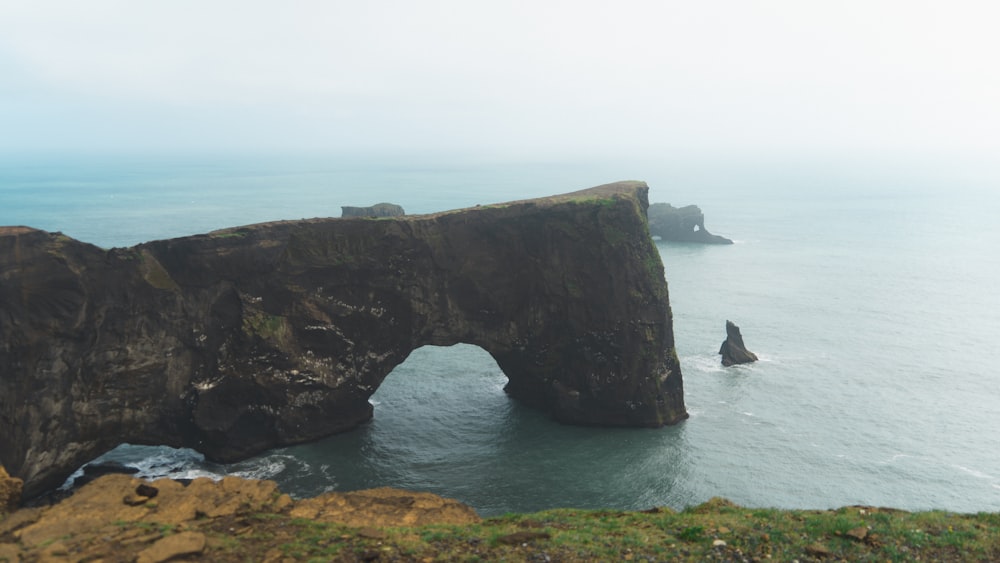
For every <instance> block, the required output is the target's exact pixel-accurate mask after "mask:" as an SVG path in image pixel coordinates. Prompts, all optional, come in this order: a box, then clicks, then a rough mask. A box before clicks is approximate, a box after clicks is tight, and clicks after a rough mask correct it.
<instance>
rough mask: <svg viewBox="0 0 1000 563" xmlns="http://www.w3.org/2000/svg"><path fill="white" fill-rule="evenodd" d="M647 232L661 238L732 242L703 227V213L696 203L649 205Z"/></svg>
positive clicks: (706, 242)
mask: <svg viewBox="0 0 1000 563" xmlns="http://www.w3.org/2000/svg"><path fill="white" fill-rule="evenodd" d="M647 213H648V216H649V233H650V234H651V235H653V236H655V237H660V238H661V239H662V240H671V241H677V242H701V243H705V244H733V241H731V240H729V239H727V238H726V237H723V236H719V235H713V234H712V233H710V232H708V229H706V228H705V214H704V213H702V212H701V209H699V208H698V206H697V205H688V206H686V207H674V206H672V205H670V204H669V203H654V204H653V205H650V206H649V211H648V212H647Z"/></svg>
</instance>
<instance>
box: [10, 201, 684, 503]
mask: <svg viewBox="0 0 1000 563" xmlns="http://www.w3.org/2000/svg"><path fill="white" fill-rule="evenodd" d="M646 194H647V187H646V185H645V184H644V183H641V182H622V183H617V184H609V185H606V186H600V187H597V188H592V189H590V190H584V191H581V192H575V193H572V194H567V195H563V196H555V197H550V198H544V199H536V200H527V201H519V202H512V203H508V204H502V205H490V206H482V207H476V208H471V209H465V210H459V211H452V212H445V213H439V214H434V215H414V216H405V217H395V218H389V219H311V220H303V221H285V222H275V223H265V224H259V225H251V226H246V227H239V228H233V229H227V230H223V231H216V232H213V233H209V234H207V235H198V236H191V237H185V238H179V239H172V240H162V241H155V242H150V243H146V244H141V245H138V246H135V247H131V248H124V249H112V250H103V249H100V248H98V247H96V246H92V245H89V244H86V243H82V242H79V241H76V240H73V239H71V238H69V237H66V236H64V235H61V234H59V233H48V232H43V231H38V230H33V229H29V228H24V227H4V228H0V368H2V372H0V463H3V464H5V465H6V467H7V469H8V470H9V471H10V472H11V474H13V475H15V476H18V477H21V478H23V479H24V480H25V493H26V495H28V496H31V495H34V494H37V493H39V492H42V491H43V490H45V489H46V488H50V487H53V486H57V485H59V484H60V483H61V482H62V481H63V480H64V479H65V478H66V476H67V475H68V474H69V473H70V472H72V471H73V470H74V469H75V468H77V467H79V466H80V465H82V464H83V463H85V462H87V461H89V460H90V459H93V458H94V457H96V456H97V455H100V454H101V453H103V452H105V451H107V450H109V449H111V448H113V447H115V446H116V445H118V444H119V443H122V442H130V443H137V444H165V445H170V446H175V447H180V446H185V447H191V448H194V449H196V450H198V451H200V452H203V453H204V454H205V455H206V456H208V457H209V458H210V459H214V460H218V461H234V460H238V459H242V458H245V457H248V456H250V455H253V454H255V453H258V452H261V451H263V450H264V449H267V448H270V447H274V446H277V445H283V444H291V443H296V442H302V441H307V440H313V439H316V438H319V437H322V436H326V435H329V434H332V433H335V432H340V431H344V430H347V429H350V428H352V427H354V426H356V425H358V424H360V423H362V422H364V421H366V420H368V419H369V418H370V417H371V415H372V406H371V405H370V404H369V403H368V397H369V396H371V394H372V393H373V392H374V391H375V389H376V388H377V387H378V386H379V385H380V384H381V383H382V380H383V379H384V378H385V376H386V375H387V374H388V373H389V372H390V371H391V370H392V368H393V367H395V366H396V365H398V364H399V363H401V362H402V361H403V360H405V359H406V357H407V355H409V353H410V352H411V351H412V350H414V349H416V348H418V347H420V346H423V345H426V344H433V345H439V346H447V345H452V344H455V343H459V342H465V343H470V344H475V345H478V346H480V347H482V348H483V349H485V350H486V351H487V352H489V353H490V354H491V355H492V356H493V358H494V359H495V360H496V361H497V364H498V365H499V366H500V368H501V369H502V370H503V372H504V373H505V374H506V375H507V377H508V379H509V383H508V385H507V391H508V393H509V394H510V395H512V396H513V397H515V398H517V399H520V400H522V401H525V402H527V403H530V404H532V405H535V406H537V407H538V408H541V409H544V410H546V411H548V412H549V413H551V415H552V416H553V417H555V418H556V419H558V420H560V421H564V422H568V423H575V424H594V425H615V426H660V425H663V424H670V423H675V422H677V421H680V420H682V419H683V418H685V417H686V416H687V413H686V412H685V408H684V399H683V385H682V381H681V372H680V366H679V364H678V362H677V357H676V354H675V352H674V338H673V329H672V323H671V313H670V306H669V303H668V297H667V285H666V282H665V280H664V276H663V266H662V264H661V262H660V258H659V254H658V253H657V250H656V248H655V247H654V245H653V243H652V241H651V239H650V237H649V234H648V231H647V226H646V221H645V210H646V207H647V199H646V197H647V195H646Z"/></svg>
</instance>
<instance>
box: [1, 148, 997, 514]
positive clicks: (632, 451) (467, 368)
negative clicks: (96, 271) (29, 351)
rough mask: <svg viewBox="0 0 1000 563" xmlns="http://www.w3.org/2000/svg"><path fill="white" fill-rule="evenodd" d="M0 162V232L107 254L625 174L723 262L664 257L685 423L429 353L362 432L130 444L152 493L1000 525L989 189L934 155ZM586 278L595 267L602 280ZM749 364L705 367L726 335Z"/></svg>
mask: <svg viewBox="0 0 1000 563" xmlns="http://www.w3.org/2000/svg"><path fill="white" fill-rule="evenodd" d="M428 162H431V161H429V160H427V159H417V158H394V159H358V158H353V159H347V158H320V157H310V158H305V157H295V158H292V157H289V158H278V157H268V158H236V157H229V158H207V157H200V158H145V159H144V158H137V157H130V158H124V159H110V158H95V159H85V158H74V159H69V158H21V159H14V158H2V159H0V225H28V226H32V227H37V228H42V229H46V230H51V231H62V232H64V233H66V234H68V235H70V236H73V237H75V238H78V239H81V240H84V241H87V242H91V243H94V244H97V245H100V246H104V247H112V246H126V245H132V244H135V243H138V242H142V241H147V240H153V239H159V238H166V237H174V236H182V235H188V234H195V233H199V232H205V231H209V230H212V229H218V228H223V227H229V226H235V225H241V224H248V223H254V222H261V221H269V220H275V219H298V218H304V217H316V216H339V215H340V206H341V205H370V204H373V203H377V202H381V201H389V202H393V203H398V204H401V205H403V207H404V208H405V209H406V211H407V212H408V213H425V212H431V211H439V210H444V209H452V208H458V207H465V206H470V205H475V204H477V203H491V202H499V201H507V200H513V199H522V198H530V197H539V196H544V195H550V194H554V193H562V192H567V191H573V190H576V189H581V188H585V187H590V186H593V185H598V184H602V183H606V182H610V181H615V180H622V179H642V180H646V181H648V182H649V184H650V186H651V188H652V189H651V192H650V200H651V201H652V202H669V203H673V204H675V205H686V204H692V203H694V204H698V205H699V206H700V207H701V208H702V210H703V211H704V212H705V214H706V218H707V219H706V226H707V227H708V229H709V230H711V231H712V232H715V233H718V234H723V235H726V236H729V237H730V238H733V239H735V240H736V241H737V244H735V245H732V246H698V245H690V244H675V243H666V242H660V243H658V248H659V250H660V254H661V255H662V257H663V262H664V264H665V268H666V276H667V280H668V282H669V286H670V300H671V304H672V307H673V311H674V329H675V332H676V335H677V347H678V351H679V354H680V359H681V364H682V369H683V373H684V380H685V381H684V383H685V390H686V399H687V405H688V409H689V411H690V413H691V418H690V419H689V420H687V421H686V422H684V423H682V424H680V425H678V426H674V427H669V428H664V429H655V430H653V429H595V428H577V427H571V426H564V425H560V424H557V423H555V422H552V421H550V420H548V419H547V418H546V417H545V416H544V415H541V414H539V413H538V412H535V411H533V410H531V409H528V408H526V407H523V406H522V405H520V404H518V403H516V402H514V401H512V400H511V399H509V398H508V397H507V396H506V395H505V394H504V393H503V391H502V388H503V385H504V383H505V381H506V378H505V376H504V375H503V373H502V372H501V371H500V370H499V368H497V366H496V364H495V363H494V362H493V360H492V359H491V358H490V356H489V355H488V354H487V353H486V352H484V351H483V350H481V349H479V348H476V347H474V346H467V345H459V346H454V347H450V348H434V347H424V348H421V349H418V350H416V351H414V352H413V354H411V356H410V357H409V359H407V361H406V362H404V363H403V364H402V365H400V366H399V367H397V368H396V370H395V371H394V372H393V373H392V374H390V375H389V377H388V378H387V379H386V381H385V383H384V384H383V386H382V387H381V388H380V389H379V390H378V392H377V393H376V394H375V396H374V397H373V398H372V402H373V403H374V404H375V419H374V420H373V421H372V422H371V423H370V424H367V425H365V426H363V427H361V428H358V429H356V430H354V431H352V432H348V433H346V434H342V435H338V436H334V437H331V438H328V439H325V440H322V441H319V442H315V443H312V444H307V445H301V446H295V447H289V448H280V449H277V450H273V451H271V452H267V453H265V454H262V455H261V456H259V457H256V458H253V459H250V460H247V461H244V462H241V463H237V464H232V465H217V464H212V463H209V462H206V461H204V460H203V459H202V458H201V456H199V455H198V454H196V453H194V452H191V451H177V450H171V449H168V448H148V447H137V446H123V447H120V448H119V449H118V450H116V451H114V452H112V453H110V454H108V456H109V457H111V458H114V459H119V460H122V461H125V462H126V463H131V464H135V465H137V466H139V467H141V468H142V470H143V472H144V474H146V475H150V476H158V475H172V476H175V477H191V476H195V475H223V474H227V473H231V474H239V475H244V476H252V477H258V478H269V479H274V480H276V481H278V482H279V483H280V485H281V487H282V488H283V489H284V490H286V491H288V492H290V493H292V494H293V495H299V496H305V495H314V494H317V493H320V492H324V491H329V490H352V489H358V488H365V487H373V486H382V485H388V486H395V487H404V488H409V489H419V490H427V491H431V492H435V493H438V494H442V495H445V496H449V497H453V498H457V499H459V500H462V501H464V502H466V503H468V504H470V505H472V506H474V507H475V508H476V509H478V510H479V511H480V513H482V514H484V515H489V514H498V513H503V512H509V511H529V510H536V509H543V508H552V507H581V508H588V507H607V508H623V509H640V508H648V507H650V506H654V505H669V506H672V507H675V508H680V507H684V506H687V505H691V504H695V503H699V502H702V501H705V500H707V499H708V498H710V497H712V496H723V497H727V498H729V499H731V500H733V501H735V502H737V503H740V504H744V505H749V506H777V507H801V508H826V507H835V506H842V505H849V504H870V505H884V506H895V507H899V508H904V509H930V508H940V509H948V510H953V511H962V512H971V511H1000V375H998V373H997V369H996V365H997V359H998V358H1000V344H998V340H997V339H998V337H1000V250H998V249H1000V227H998V226H997V223H996V221H997V217H1000V182H997V181H996V177H995V176H994V177H990V176H988V175H984V174H980V173H974V172H972V171H971V170H970V169H969V168H966V167H961V166H957V165H956V166H952V167H948V166H938V167H931V166H929V165H928V164H927V163H926V162H905V161H895V162H881V163H874V164H873V163H871V162H867V163H861V162H854V163H840V164H837V163H818V162H816V163H805V162H797V163H795V164H790V163H787V162H786V163H781V162H771V163H753V162H749V161H745V162H736V161H728V160H722V159H720V160H714V161H713V160H710V159H703V160H698V161H683V160H675V161H670V160H665V161H661V162H657V163H595V162H587V163H521V164H517V163H514V164H499V163H485V162H482V163H460V164H455V163H447V162H442V161H440V160H437V161H435V162H434V163H433V164H428ZM595 267H598V266H597V265H595ZM727 319H731V320H733V321H734V322H736V323H737V324H738V325H740V326H741V327H742V330H743V335H744V338H745V340H746V343H747V346H748V347H749V348H750V349H751V350H753V351H755V352H756V353H757V354H758V355H759V356H760V357H761V361H760V362H758V363H756V364H754V365H752V366H749V367H736V368H722V367H721V365H720V364H719V360H718V356H717V354H716V352H717V351H718V348H719V345H720V343H721V341H722V340H723V338H724V336H725V322H726V320H727Z"/></svg>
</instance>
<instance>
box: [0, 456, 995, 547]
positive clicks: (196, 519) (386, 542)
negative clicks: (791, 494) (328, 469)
mask: <svg viewBox="0 0 1000 563" xmlns="http://www.w3.org/2000/svg"><path fill="white" fill-rule="evenodd" d="M178 558H180V559H183V560H197V561H282V562H285V561H421V562H429V561H705V560H714V561H765V560H775V561H793V560H799V561H817V560H847V561H916V560H924V561H997V560H1000V514H985V513H983V514H975V515H968V514H953V513H948V512H920V513H909V512H903V511H898V510H892V509H885V508H873V507H860V506H855V507H846V508H840V509H837V510H823V511H804V510H776V509H750V508H742V507H738V506H736V505H734V504H732V503H730V502H728V501H725V500H722V499H713V500H711V501H709V502H707V503H705V504H702V505H699V506H695V507H691V508H689V509H687V510H684V511H682V512H675V511H673V510H670V509H665V508H653V509H650V510H647V511H643V512H620V511H608V510H597V511H595V510H569V509H561V510H549V511H544V512H537V513H533V514H512V515H506V516H502V517H497V518H490V519H486V520H481V519H480V518H479V517H478V516H476V515H475V513H474V512H472V511H471V509H469V508H468V507H465V506H463V505H461V504H459V503H457V502H455V501H450V500H447V499H442V498H440V497H436V496H434V495H429V494H426V493H410V492H407V491H399V490H393V489H374V490H372V491H363V492H358V493H328V494H326V495H322V496H320V497H317V498H315V499H304V500H298V501H295V500H292V499H290V498H289V497H288V495H284V494H281V493H280V491H278V490H277V488H276V486H275V485H274V483H273V482H269V481H251V480H243V479H238V478H233V477H229V478H226V479H224V480H222V481H220V482H213V481H210V480H208V479H199V480H195V481H194V482H193V483H191V484H190V485H187V486H184V485H182V484H180V483H177V482H174V481H169V480H160V481H156V482H153V483H146V482H142V481H139V480H136V479H133V478H131V477H128V476H123V475H113V476H106V477H102V478H101V479H98V480H97V481H94V482H93V483H91V484H89V485H87V486H85V487H84V488H82V489H80V490H79V491H78V492H77V493H76V494H74V495H73V496H72V497H69V498H67V499H65V500H63V501H62V502H60V503H58V504H56V505H53V506H51V507H44V508H24V509H21V510H18V511H16V512H14V513H12V514H9V515H7V516H0V561H9V562H19V561H37V560H44V561H62V560H67V561H94V560H102V561H143V562H151V561H166V560H170V559H178Z"/></svg>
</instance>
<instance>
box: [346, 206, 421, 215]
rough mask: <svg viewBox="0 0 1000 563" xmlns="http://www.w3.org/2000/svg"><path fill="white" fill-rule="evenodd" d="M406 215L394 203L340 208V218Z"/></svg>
mask: <svg viewBox="0 0 1000 563" xmlns="http://www.w3.org/2000/svg"><path fill="white" fill-rule="evenodd" d="M402 215H406V213H405V212H404V211H403V208H402V207H401V206H399V205H396V204H395V203H376V204H375V205H373V206H371V207H350V206H347V205H345V206H343V207H341V208H340V216H341V217H400V216H402Z"/></svg>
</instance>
